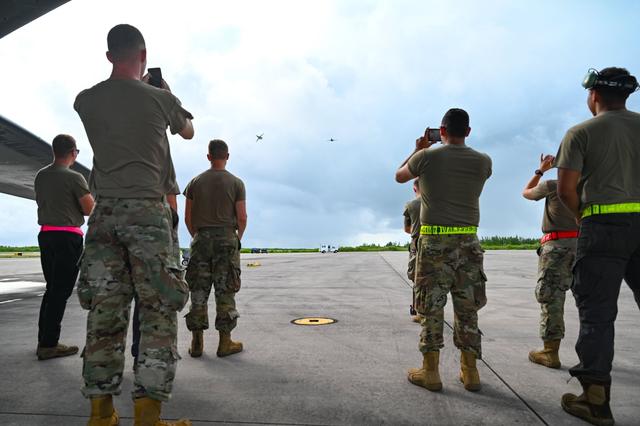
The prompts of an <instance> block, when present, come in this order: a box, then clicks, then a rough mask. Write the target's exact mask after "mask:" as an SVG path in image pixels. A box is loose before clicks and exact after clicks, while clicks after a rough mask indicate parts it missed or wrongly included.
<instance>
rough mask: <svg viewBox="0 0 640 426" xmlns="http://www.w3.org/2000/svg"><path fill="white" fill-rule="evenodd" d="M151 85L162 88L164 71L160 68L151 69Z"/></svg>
mask: <svg viewBox="0 0 640 426" xmlns="http://www.w3.org/2000/svg"><path fill="white" fill-rule="evenodd" d="M148 71H149V84H150V85H152V86H154V87H159V88H162V71H161V70H160V68H149V69H148Z"/></svg>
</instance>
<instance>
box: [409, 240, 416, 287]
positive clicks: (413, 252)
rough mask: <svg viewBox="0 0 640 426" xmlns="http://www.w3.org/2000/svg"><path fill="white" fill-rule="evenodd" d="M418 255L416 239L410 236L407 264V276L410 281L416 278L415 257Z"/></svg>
mask: <svg viewBox="0 0 640 426" xmlns="http://www.w3.org/2000/svg"><path fill="white" fill-rule="evenodd" d="M417 257H418V239H417V238H415V239H414V238H412V239H411V242H410V243H409V265H407V278H409V279H410V280H411V282H413V281H415V279H416V258H417Z"/></svg>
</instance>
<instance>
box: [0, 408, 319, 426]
mask: <svg viewBox="0 0 640 426" xmlns="http://www.w3.org/2000/svg"><path fill="white" fill-rule="evenodd" d="M0 416H39V417H59V418H64V417H71V418H74V419H86V418H87V416H86V415H79V414H60V413H24V412H15V411H0ZM120 419H121V420H122V419H125V420H133V417H126V416H120ZM164 420H169V421H174V420H178V419H164ZM190 420H191V421H192V422H197V423H213V424H216V423H217V424H231V425H266V426H331V425H330V424H327V423H283V422H250V421H247V422H243V421H239V420H235V421H234V420H203V419H190Z"/></svg>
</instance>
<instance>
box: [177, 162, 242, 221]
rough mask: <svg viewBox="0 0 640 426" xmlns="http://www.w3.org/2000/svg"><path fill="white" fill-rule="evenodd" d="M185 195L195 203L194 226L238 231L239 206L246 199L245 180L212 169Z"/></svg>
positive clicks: (192, 215)
mask: <svg viewBox="0 0 640 426" xmlns="http://www.w3.org/2000/svg"><path fill="white" fill-rule="evenodd" d="M184 195H185V196H186V197H187V198H188V199H189V200H191V225H192V226H193V228H194V229H195V230H198V229H200V228H205V227H229V228H233V229H237V228H238V219H237V217H236V203H237V202H238V201H244V200H245V199H246V193H245V188H244V183H243V182H242V180H240V179H239V178H237V177H236V176H234V175H233V174H231V173H229V172H228V171H226V170H214V169H209V170H207V171H206V172H204V173H201V174H199V175H198V176H196V177H195V178H193V179H192V180H191V182H189V184H188V185H187V187H186V188H185V190H184Z"/></svg>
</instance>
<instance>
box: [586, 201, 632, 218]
mask: <svg viewBox="0 0 640 426" xmlns="http://www.w3.org/2000/svg"><path fill="white" fill-rule="evenodd" d="M612 213H640V203H622V204H593V205H591V206H589V207H587V208H586V209H584V210H583V211H582V217H583V218H585V217H589V216H592V215H594V214H612Z"/></svg>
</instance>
